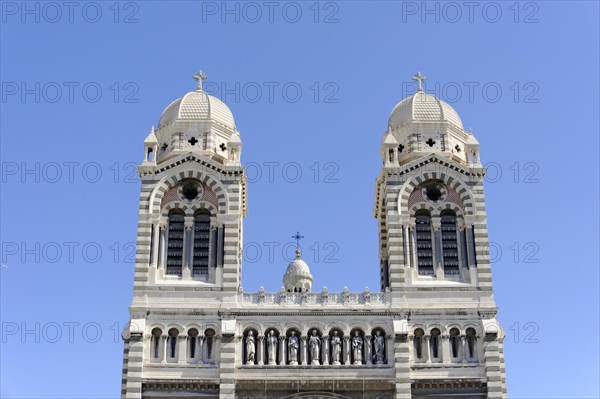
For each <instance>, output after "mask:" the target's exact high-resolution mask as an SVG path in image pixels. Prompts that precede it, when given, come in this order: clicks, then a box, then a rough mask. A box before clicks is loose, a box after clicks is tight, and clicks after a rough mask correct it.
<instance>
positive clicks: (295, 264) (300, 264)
mask: <svg viewBox="0 0 600 399" xmlns="http://www.w3.org/2000/svg"><path fill="white" fill-rule="evenodd" d="M285 274H286V275H288V274H295V275H303V276H312V275H311V274H310V269H309V268H308V265H307V264H306V262H305V261H303V260H302V259H299V258H297V259H294V260H293V261H292V262H291V263H290V265H289V266H288V268H287V271H286V272H285Z"/></svg>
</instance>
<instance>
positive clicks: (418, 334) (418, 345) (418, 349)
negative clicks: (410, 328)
mask: <svg viewBox="0 0 600 399" xmlns="http://www.w3.org/2000/svg"><path fill="white" fill-rule="evenodd" d="M424 335H425V333H424V332H423V330H421V329H420V328H418V329H416V330H415V338H414V341H415V342H414V344H415V355H416V356H415V358H416V360H423V336H424Z"/></svg>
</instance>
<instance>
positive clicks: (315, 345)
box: [308, 330, 321, 365]
mask: <svg viewBox="0 0 600 399" xmlns="http://www.w3.org/2000/svg"><path fill="white" fill-rule="evenodd" d="M308 347H309V348H310V358H311V359H312V361H311V363H310V364H312V365H319V364H321V362H320V361H319V353H320V351H321V338H320V337H319V336H318V335H317V330H312V335H311V336H310V338H309V339H308Z"/></svg>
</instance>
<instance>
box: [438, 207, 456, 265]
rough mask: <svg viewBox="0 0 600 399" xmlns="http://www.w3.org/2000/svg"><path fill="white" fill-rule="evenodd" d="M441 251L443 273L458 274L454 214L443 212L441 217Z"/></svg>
mask: <svg viewBox="0 0 600 399" xmlns="http://www.w3.org/2000/svg"><path fill="white" fill-rule="evenodd" d="M441 224H442V226H441V227H442V252H443V258H444V273H445V274H458V273H459V267H458V240H457V234H456V216H455V215H454V214H453V213H445V214H443V215H442V218H441Z"/></svg>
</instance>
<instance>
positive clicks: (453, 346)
mask: <svg viewBox="0 0 600 399" xmlns="http://www.w3.org/2000/svg"><path fill="white" fill-rule="evenodd" d="M458 335H459V331H458V328H453V329H452V330H450V352H451V353H452V357H453V358H455V359H456V358H457V357H458V348H459V344H460V338H459V337H458Z"/></svg>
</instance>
